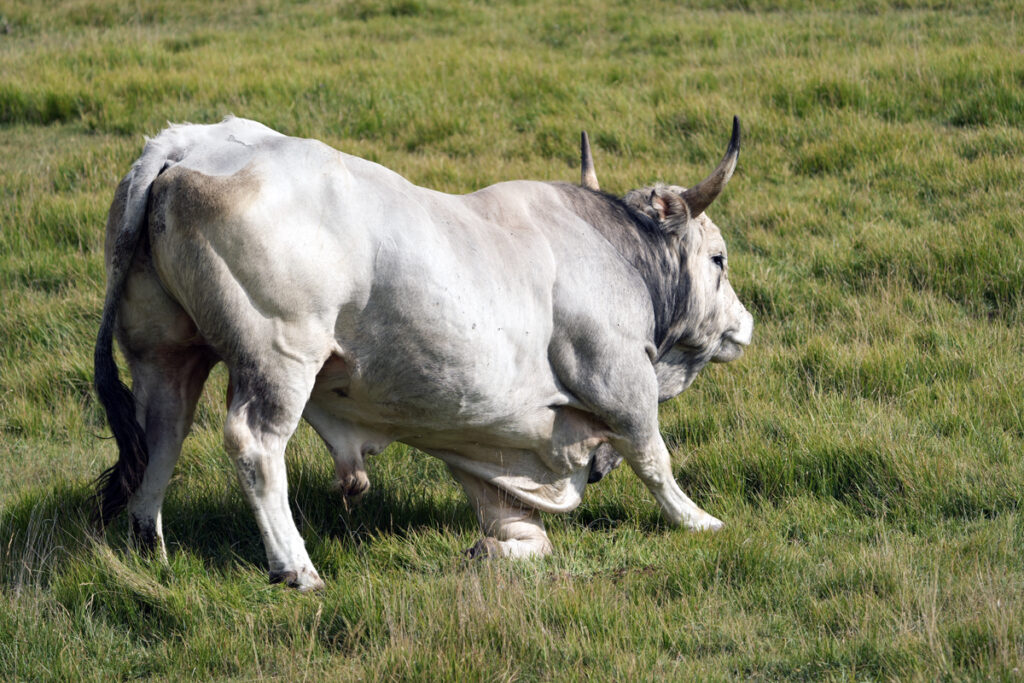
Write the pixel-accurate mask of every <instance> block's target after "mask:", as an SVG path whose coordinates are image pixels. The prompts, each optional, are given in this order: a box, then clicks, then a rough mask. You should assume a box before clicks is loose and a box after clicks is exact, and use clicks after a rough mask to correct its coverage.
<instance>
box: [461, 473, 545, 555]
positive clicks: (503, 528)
mask: <svg viewBox="0 0 1024 683" xmlns="http://www.w3.org/2000/svg"><path fill="white" fill-rule="evenodd" d="M449 469H450V470H451V473H452V475H453V476H454V477H455V479H456V480H458V482H459V483H460V484H462V488H463V490H465V492H466V497H467V498H469V504H470V506H472V508H473V511H474V512H475V513H476V516H477V520H478V521H479V522H480V527H481V528H482V529H483V532H484V534H485V535H484V538H483V539H481V540H480V541H478V542H477V543H476V544H475V545H474V546H473V547H472V548H470V549H469V550H468V551H466V552H467V554H468V555H469V556H470V557H472V558H476V557H513V558H516V557H542V556H544V555H547V554H548V553H550V552H551V550H552V547H551V541H550V540H548V535H547V532H545V531H544V522H543V520H542V519H541V517H540V512H538V511H537V510H535V509H533V508H530V507H526V506H524V505H522V504H521V503H519V502H518V501H517V500H516V499H515V498H513V497H512V496H510V495H509V494H507V493H505V492H504V491H502V490H501V489H499V488H497V487H496V486H493V485H491V484H488V483H487V482H485V481H483V480H482V479H479V478H477V477H474V476H473V475H471V474H467V473H465V472H461V471H459V470H456V469H454V468H449Z"/></svg>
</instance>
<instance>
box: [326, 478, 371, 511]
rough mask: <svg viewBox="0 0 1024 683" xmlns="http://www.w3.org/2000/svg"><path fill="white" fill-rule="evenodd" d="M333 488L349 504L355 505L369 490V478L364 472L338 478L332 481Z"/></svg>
mask: <svg viewBox="0 0 1024 683" xmlns="http://www.w3.org/2000/svg"><path fill="white" fill-rule="evenodd" d="M334 488H335V490H337V491H338V492H339V493H341V494H342V495H343V496H345V498H346V499H348V502H350V503H357V502H359V499H360V498H362V497H363V494H365V493H366V492H367V491H369V490H370V478H369V477H368V476H366V472H365V471H364V470H359V471H357V472H353V473H352V474H347V475H345V476H343V477H338V478H337V479H335V480H334Z"/></svg>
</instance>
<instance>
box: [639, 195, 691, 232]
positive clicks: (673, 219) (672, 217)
mask: <svg viewBox="0 0 1024 683" xmlns="http://www.w3.org/2000/svg"><path fill="white" fill-rule="evenodd" d="M648 202H649V204H650V207H651V210H652V213H653V214H654V215H655V216H656V217H657V218H658V220H660V221H661V222H662V223H663V224H671V225H673V226H675V225H679V224H685V223H686V221H688V220H690V210H689V208H687V206H686V202H684V201H683V199H682V197H680V196H679V195H678V194H676V193H675V192H673V191H672V190H669V189H668V188H665V187H655V188H653V189H652V190H651V195H650V197H649V199H648Z"/></svg>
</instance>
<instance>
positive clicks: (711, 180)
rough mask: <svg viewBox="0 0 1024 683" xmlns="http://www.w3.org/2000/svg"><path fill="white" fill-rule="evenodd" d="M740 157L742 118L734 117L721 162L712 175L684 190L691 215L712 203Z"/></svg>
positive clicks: (700, 211) (698, 212)
mask: <svg viewBox="0 0 1024 683" xmlns="http://www.w3.org/2000/svg"><path fill="white" fill-rule="evenodd" d="M739 158H740V119H739V117H738V116H734V117H732V137H731V138H730V139H729V149H727V150H726V151H725V156H724V157H722V161H721V162H719V164H718V168H716V169H715V170H714V171H713V172H712V173H711V175H709V176H708V177H707V178H705V179H704V180H702V181H701V182H700V183H699V184H698V185H696V186H694V187H691V188H690V189H688V190H686V191H685V192H683V201H684V202H686V206H687V207H689V209H690V215H691V216H697V215H699V214H701V213H703V212H704V209H706V208H708V207H709V206H710V205H711V202H713V201H715V198H716V197H718V193H719V192H721V191H722V188H723V187H725V184H726V183H727V182H729V178H731V177H732V172H733V171H735V170H736V161H737V160H738V159H739Z"/></svg>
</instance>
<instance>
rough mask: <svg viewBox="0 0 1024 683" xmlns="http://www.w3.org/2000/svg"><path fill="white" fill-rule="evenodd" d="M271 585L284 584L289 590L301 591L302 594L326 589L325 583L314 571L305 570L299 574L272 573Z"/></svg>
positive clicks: (291, 572) (288, 572)
mask: <svg viewBox="0 0 1024 683" xmlns="http://www.w3.org/2000/svg"><path fill="white" fill-rule="evenodd" d="M270 583H283V584H285V585H286V586H288V587H289V588H297V589H299V591H300V592H302V593H305V592H307V591H318V590H323V589H324V588H325V585H324V582H323V581H321V580H320V577H319V576H318V575H317V573H316V571H315V570H313V569H304V570H301V571H298V572H293V571H286V572H283V571H272V572H270Z"/></svg>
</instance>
